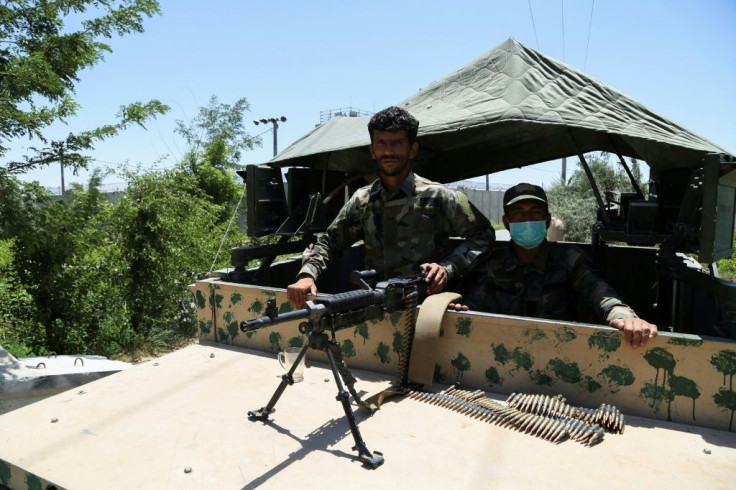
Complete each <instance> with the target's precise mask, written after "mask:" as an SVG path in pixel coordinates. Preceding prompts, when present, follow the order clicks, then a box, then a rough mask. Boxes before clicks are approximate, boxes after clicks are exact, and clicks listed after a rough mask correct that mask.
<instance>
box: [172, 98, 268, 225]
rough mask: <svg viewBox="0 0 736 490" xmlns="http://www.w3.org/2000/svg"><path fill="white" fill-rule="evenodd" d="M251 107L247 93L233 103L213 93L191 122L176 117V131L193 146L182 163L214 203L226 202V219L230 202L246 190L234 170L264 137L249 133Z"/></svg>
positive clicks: (224, 216)
mask: <svg viewBox="0 0 736 490" xmlns="http://www.w3.org/2000/svg"><path fill="white" fill-rule="evenodd" d="M249 110H250V105H249V104H248V101H247V99H245V98H244V97H243V98H240V99H238V100H237V101H236V102H235V104H233V105H230V104H225V103H222V102H220V101H219V100H218V98H217V97H216V96H215V95H213V96H212V97H210V100H209V102H208V105H207V106H205V107H200V108H199V112H198V114H197V116H196V117H195V118H194V119H192V120H191V121H190V122H189V123H188V124H185V123H184V121H181V120H178V121H176V129H175V131H176V132H177V133H178V134H180V135H181V136H183V137H184V139H185V140H186V142H187V145H188V147H189V149H188V151H187V153H186V155H185V156H184V159H183V161H182V167H183V168H184V170H185V171H187V172H189V173H190V174H191V175H192V176H194V178H195V179H196V181H197V185H198V187H199V188H200V189H201V190H202V191H204V192H205V193H206V194H207V195H208V196H210V198H211V199H212V202H213V203H215V204H217V205H220V206H223V216H222V219H226V218H228V217H229V212H228V211H231V209H230V206H232V205H233V204H234V202H235V201H236V199H237V197H239V196H240V194H241V192H242V186H241V185H240V184H238V183H237V182H236V181H235V178H234V175H233V171H234V170H238V169H240V168H241V166H240V158H241V155H242V152H243V151H247V150H252V149H253V148H254V147H256V146H260V145H261V140H260V138H258V137H253V136H251V135H249V134H248V132H247V131H246V129H245V113H246V112H247V111H249Z"/></svg>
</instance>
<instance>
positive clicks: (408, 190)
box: [287, 107, 495, 308]
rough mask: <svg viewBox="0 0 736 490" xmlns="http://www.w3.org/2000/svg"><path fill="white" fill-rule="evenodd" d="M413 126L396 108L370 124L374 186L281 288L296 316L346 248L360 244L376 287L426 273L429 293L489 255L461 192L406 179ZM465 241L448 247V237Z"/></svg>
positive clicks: (483, 228) (480, 222)
mask: <svg viewBox="0 0 736 490" xmlns="http://www.w3.org/2000/svg"><path fill="white" fill-rule="evenodd" d="M418 128H419V122H418V121H417V120H416V119H414V117H412V116H411V115H410V114H409V113H408V112H406V111H405V110H403V109H400V108H398V107H389V108H388V109H384V110H383V111H381V112H378V113H376V114H375V115H374V116H373V117H372V118H371V120H370V122H369V124H368V132H369V133H370V136H371V144H370V151H371V156H372V157H373V159H374V160H376V163H377V164H378V169H379V173H380V178H379V179H377V180H376V181H374V182H373V183H372V184H371V185H369V186H366V187H362V188H360V189H358V190H357V191H356V192H355V194H353V196H352V197H351V198H350V200H349V201H348V202H347V203H346V204H345V206H343V208H342V209H341V210H340V212H339V213H338V215H337V217H336V218H335V220H334V221H333V222H332V224H330V226H329V227H328V228H327V230H326V231H325V232H324V233H323V234H322V235H321V236H320V237H319V238H318V239H317V242H316V243H314V244H312V245H310V246H309V247H308V248H307V249H306V250H305V251H304V254H303V256H302V268H301V270H300V271H299V275H298V280H297V282H296V283H294V284H291V285H290V286H289V287H288V288H287V296H288V298H289V301H291V303H292V305H294V307H295V308H299V307H301V306H302V305H303V304H304V301H306V297H307V294H312V295H314V294H316V293H317V287H316V285H315V280H316V279H317V278H318V277H319V276H320V274H322V273H323V272H324V271H325V269H326V268H327V267H328V264H329V263H330V262H331V261H333V260H336V259H338V258H339V257H340V255H342V253H343V251H345V250H346V249H347V248H348V247H350V246H352V245H353V244H354V243H356V242H358V241H360V240H363V242H364V244H365V266H366V268H369V269H375V270H376V272H377V273H378V279H379V280H384V279H388V278H391V277H398V276H406V275H410V274H415V273H417V272H418V271H419V270H421V271H424V272H426V273H427V291H428V293H430V294H432V293H437V292H439V291H442V290H443V289H444V288H445V287H446V285H447V282H448V281H449V280H451V279H453V278H455V277H459V276H460V275H461V274H464V273H465V272H467V271H468V270H470V269H471V268H472V267H473V266H474V265H475V264H477V263H478V261H479V259H481V257H482V256H484V255H485V254H486V252H488V251H489V250H490V248H491V247H492V245H493V242H494V240H495V234H494V232H493V229H492V228H491V227H490V223H489V222H488V220H487V219H486V218H485V217H484V216H483V215H482V214H481V213H480V212H479V211H478V210H477V209H475V207H474V206H473V205H472V204H471V203H470V202H469V201H468V198H467V197H466V196H465V195H464V194H463V193H461V192H455V191H453V190H451V189H448V188H446V187H445V186H443V185H441V184H437V183H435V182H431V181H429V180H427V179H424V178H422V177H420V176H418V175H416V174H414V172H412V170H411V165H412V160H413V158H414V157H415V156H416V154H417V151H418V149H419V146H418V144H417V142H416V141H415V139H416V135H417V131H418ZM456 236H459V237H464V238H465V240H464V241H463V242H462V243H460V244H459V245H457V246H454V247H453V246H452V244H451V242H450V237H456Z"/></svg>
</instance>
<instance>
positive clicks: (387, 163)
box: [370, 129, 419, 177]
mask: <svg viewBox="0 0 736 490" xmlns="http://www.w3.org/2000/svg"><path fill="white" fill-rule="evenodd" d="M418 147H419V146H418V145H417V144H416V143H413V144H409V135H408V133H407V131H406V130H405V129H397V130H395V131H385V130H382V129H374V130H373V140H372V141H371V146H370V149H371V156H372V157H373V159H374V160H375V161H376V163H377V164H378V169H379V171H380V172H381V175H382V176H384V177H398V176H402V177H406V175H408V174H409V170H411V160H412V159H413V158H414V157H415V156H416V153H417V149H418Z"/></svg>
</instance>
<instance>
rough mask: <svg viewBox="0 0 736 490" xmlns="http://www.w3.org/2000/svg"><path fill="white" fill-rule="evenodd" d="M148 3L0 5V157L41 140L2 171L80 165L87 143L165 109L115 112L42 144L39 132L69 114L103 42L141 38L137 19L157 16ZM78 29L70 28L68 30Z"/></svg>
mask: <svg viewBox="0 0 736 490" xmlns="http://www.w3.org/2000/svg"><path fill="white" fill-rule="evenodd" d="M159 13H160V10H159V5H158V2H157V1H156V0H119V1H118V2H108V1H99V0H56V1H51V0H33V1H32V0H14V1H6V2H2V4H0V158H2V157H3V156H4V155H5V153H6V152H7V150H8V147H7V146H6V145H7V144H8V143H12V142H13V141H15V140H17V139H20V138H26V139H28V138H31V139H36V140H38V141H40V142H41V144H42V146H41V147H32V148H31V150H32V152H33V153H32V154H30V155H25V156H24V157H23V158H22V160H21V161H11V162H6V163H5V164H3V165H2V166H0V177H2V173H3V172H2V171H3V170H4V171H7V172H10V173H21V172H25V171H27V170H30V169H32V168H35V167H38V166H43V165H48V164H50V163H57V162H59V163H61V164H62V165H64V166H68V167H72V168H74V169H77V168H84V167H86V165H87V163H88V161H89V157H88V156H85V155H84V152H85V151H87V150H89V149H91V148H93V145H94V144H95V142H97V141H99V140H102V139H105V138H109V137H112V136H114V135H116V134H117V133H118V132H119V131H121V130H123V129H126V128H127V127H129V126H130V125H133V124H137V125H141V126H142V125H143V123H144V122H145V121H146V120H147V119H148V118H150V117H155V116H156V115H157V114H161V113H163V112H166V111H167V110H168V107H167V106H166V105H164V104H162V103H161V102H159V101H157V100H151V101H149V102H146V103H140V102H136V103H133V104H130V105H127V106H122V107H121V108H120V111H119V113H118V114H117V116H118V118H119V120H118V122H117V123H115V124H109V125H105V126H102V127H100V128H95V129H91V130H88V131H83V132H81V133H78V134H69V136H67V137H66V138H65V139H63V140H58V141H49V140H48V139H47V138H46V136H45V135H44V130H45V129H46V128H47V127H48V126H49V125H51V124H52V123H54V122H56V121H65V120H67V119H68V118H70V117H72V116H74V115H75V114H76V113H77V111H78V110H79V105H78V104H77V103H76V102H75V100H74V97H73V95H74V88H75V85H76V84H77V83H78V82H79V74H80V72H81V71H82V70H84V69H87V68H90V67H92V66H94V65H96V64H97V63H99V62H100V61H102V60H103V57H104V54H105V53H108V52H111V51H112V50H111V48H110V46H109V45H108V44H106V43H104V42H103V40H105V39H109V38H112V37H113V36H114V35H119V36H123V35H126V34H130V33H133V32H143V19H144V18H147V17H151V16H153V15H155V14H159ZM74 26H78V27H76V28H75V27H74Z"/></svg>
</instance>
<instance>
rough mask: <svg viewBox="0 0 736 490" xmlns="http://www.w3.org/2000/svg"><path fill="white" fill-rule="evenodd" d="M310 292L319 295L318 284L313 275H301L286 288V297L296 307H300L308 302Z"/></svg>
mask: <svg viewBox="0 0 736 490" xmlns="http://www.w3.org/2000/svg"><path fill="white" fill-rule="evenodd" d="M308 294H310V295H312V296H317V285H316V284H315V283H314V279H313V278H312V277H311V276H303V277H300V278H299V279H298V280H297V281H296V282H295V283H294V284H289V286H288V287H287V288H286V297H287V298H288V299H289V303H291V306H293V307H294V309H299V308H301V307H302V306H303V305H304V303H306V301H307V295H308Z"/></svg>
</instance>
